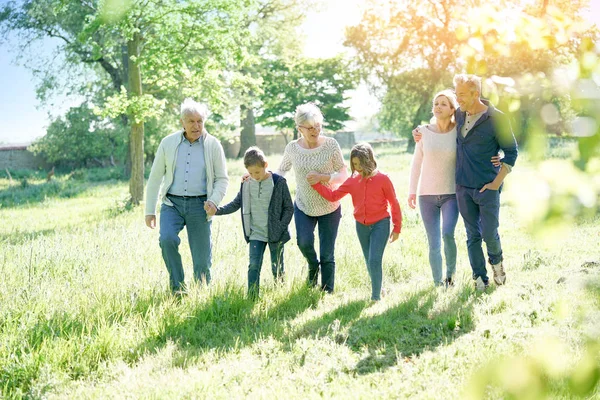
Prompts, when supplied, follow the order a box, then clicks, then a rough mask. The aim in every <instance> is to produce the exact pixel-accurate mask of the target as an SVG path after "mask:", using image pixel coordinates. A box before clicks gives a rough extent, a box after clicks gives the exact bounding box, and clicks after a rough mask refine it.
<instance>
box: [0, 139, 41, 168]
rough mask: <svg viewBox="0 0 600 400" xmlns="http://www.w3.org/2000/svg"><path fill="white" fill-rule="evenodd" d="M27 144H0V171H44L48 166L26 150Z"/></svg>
mask: <svg viewBox="0 0 600 400" xmlns="http://www.w3.org/2000/svg"><path fill="white" fill-rule="evenodd" d="M28 147H29V144H0V171H4V170H5V169H8V170H9V171H14V170H18V169H40V168H42V169H46V168H48V164H47V163H46V161H45V160H44V159H43V158H42V157H40V156H36V155H35V154H33V153H32V152H31V151H29V150H27V148H28Z"/></svg>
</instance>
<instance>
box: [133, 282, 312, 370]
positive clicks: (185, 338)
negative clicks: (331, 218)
mask: <svg viewBox="0 0 600 400" xmlns="http://www.w3.org/2000/svg"><path fill="white" fill-rule="evenodd" d="M321 296H322V293H321V292H320V291H318V290H316V289H313V288H309V287H307V286H306V285H295V286H294V287H292V289H291V290H290V291H289V292H288V293H286V294H285V296H284V297H282V298H278V299H277V304H276V305H275V306H273V307H264V306H265V304H264V303H261V302H258V303H255V302H253V301H251V300H249V299H248V298H247V297H246V295H245V292H244V289H241V288H240V289H227V290H226V291H225V292H224V293H220V294H217V295H215V296H212V297H210V298H209V299H208V300H207V301H206V302H202V303H197V302H195V301H194V300H193V299H190V300H191V301H189V302H188V299H183V300H182V304H181V307H180V308H179V309H178V310H172V314H170V315H168V316H165V318H164V319H163V321H162V325H161V327H160V329H159V330H158V331H157V332H156V334H154V335H152V336H149V337H148V338H147V339H146V340H145V341H144V342H143V343H141V344H140V345H139V347H138V350H137V351H136V354H139V355H141V354H144V353H154V352H156V351H158V350H159V349H160V348H162V347H164V346H165V345H166V344H167V342H172V343H174V344H176V345H177V346H178V347H179V349H180V350H181V351H182V357H181V360H184V362H185V360H189V359H193V358H194V356H196V355H198V354H200V353H201V352H203V351H204V350H206V349H223V350H230V349H233V348H236V347H245V346H248V345H250V344H252V343H254V342H256V341H257V340H260V339H261V338H263V337H269V336H273V337H275V338H279V339H281V338H283V337H284V336H285V327H286V324H287V321H289V320H290V319H293V318H295V317H296V316H297V315H299V314H300V313H302V312H304V311H305V310H307V309H309V308H314V307H316V305H317V304H318V302H319V299H320V298H321ZM186 303H187V304H186ZM182 313H183V314H184V315H182ZM131 361H137V360H131Z"/></svg>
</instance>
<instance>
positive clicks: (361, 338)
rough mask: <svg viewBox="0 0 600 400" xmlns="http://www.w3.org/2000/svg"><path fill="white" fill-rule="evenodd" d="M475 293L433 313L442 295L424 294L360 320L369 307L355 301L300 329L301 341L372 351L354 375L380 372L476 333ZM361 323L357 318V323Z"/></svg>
mask: <svg viewBox="0 0 600 400" xmlns="http://www.w3.org/2000/svg"><path fill="white" fill-rule="evenodd" d="M471 293H472V289H471V288H468V287H465V288H463V289H462V290H461V291H460V292H457V293H456V296H455V297H454V298H453V299H452V300H451V301H450V302H449V303H448V304H446V305H445V306H444V307H442V308H441V309H437V310H435V312H434V311H433V306H434V304H435V300H436V298H437V296H438V293H437V292H436V291H435V290H433V289H430V290H423V291H420V292H417V293H415V294H413V295H411V296H410V297H409V298H408V299H406V300H405V301H403V302H402V303H400V304H398V305H396V306H393V307H390V308H389V309H387V310H386V311H384V312H383V313H381V314H377V315H374V316H367V317H361V318H358V317H359V316H360V314H361V312H362V309H363V308H364V307H365V305H366V302H353V303H349V304H347V305H345V306H342V307H340V308H338V309H336V310H334V311H332V312H330V313H328V314H325V315H323V316H322V317H321V318H319V319H316V320H312V321H310V322H308V323H306V324H305V325H304V326H302V327H301V328H299V329H298V330H297V337H302V336H304V337H307V336H310V337H324V336H329V337H332V338H333V340H335V341H336V342H337V343H340V344H341V343H346V345H347V346H348V347H349V348H350V349H352V350H353V351H355V352H357V353H363V352H364V351H365V350H367V351H368V355H367V356H366V357H364V358H363V359H362V360H360V361H359V362H358V363H357V365H356V367H355V370H354V373H357V374H368V373H372V372H376V371H381V370H382V369H386V368H388V367H390V366H393V365H396V364H397V363H398V361H399V359H404V358H408V357H410V356H415V355H416V356H418V355H420V354H421V353H422V352H423V351H425V350H431V349H434V348H436V347H438V346H440V345H447V344H449V343H451V342H452V341H454V340H455V339H456V338H457V337H459V336H461V335H463V334H465V333H467V332H469V331H471V330H472V329H473V301H474V299H473V298H472V297H471V296H470V295H471ZM357 318H358V319H357Z"/></svg>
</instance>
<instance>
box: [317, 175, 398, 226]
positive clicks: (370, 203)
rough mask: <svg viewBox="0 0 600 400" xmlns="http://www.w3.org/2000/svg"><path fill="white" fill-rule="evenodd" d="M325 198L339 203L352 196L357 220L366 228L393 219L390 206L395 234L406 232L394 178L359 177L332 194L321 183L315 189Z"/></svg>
mask: <svg viewBox="0 0 600 400" xmlns="http://www.w3.org/2000/svg"><path fill="white" fill-rule="evenodd" d="M312 187H313V188H314V189H315V190H316V191H317V192H319V194H320V195H321V196H323V197H324V198H326V199H327V200H329V201H338V200H339V199H341V198H342V197H344V196H345V195H347V194H348V193H350V195H351V196H352V204H353V205H354V219H356V220H357V221H358V222H360V223H361V224H363V225H372V224H374V223H375V222H378V221H381V220H382V219H384V218H387V217H389V216H390V213H389V211H388V203H389V205H390V206H391V208H392V223H393V224H394V232H396V233H400V229H401V228H402V212H401V211H400V204H399V203H398V199H397V198H396V192H395V190H394V185H393V184H392V181H391V180H390V177H389V176H387V175H386V174H384V173H382V172H376V173H375V175H373V176H371V177H369V178H363V177H362V176H361V175H360V174H358V173H355V174H354V175H352V176H351V177H350V178H348V179H346V182H344V183H343V184H342V186H340V187H339V188H338V189H337V190H331V189H330V188H328V187H327V186H324V185H322V184H321V183H320V182H319V183H316V184H314V185H312Z"/></svg>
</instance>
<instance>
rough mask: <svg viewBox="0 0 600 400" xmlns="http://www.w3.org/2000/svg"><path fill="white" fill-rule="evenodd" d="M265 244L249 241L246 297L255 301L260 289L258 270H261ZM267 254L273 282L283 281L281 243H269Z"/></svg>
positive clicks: (258, 241)
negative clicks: (268, 253)
mask: <svg viewBox="0 0 600 400" xmlns="http://www.w3.org/2000/svg"><path fill="white" fill-rule="evenodd" d="M266 247H267V242H263V241H260V240H251V241H250V251H249V256H250V264H249V265H248V296H249V297H251V298H253V299H256V298H258V292H259V289H260V270H261V269H262V263H263V256H264V254H265V249H266ZM269 252H270V253H271V271H272V272H273V278H275V281H276V282H277V281H280V280H282V279H283V243H282V242H271V243H269Z"/></svg>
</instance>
